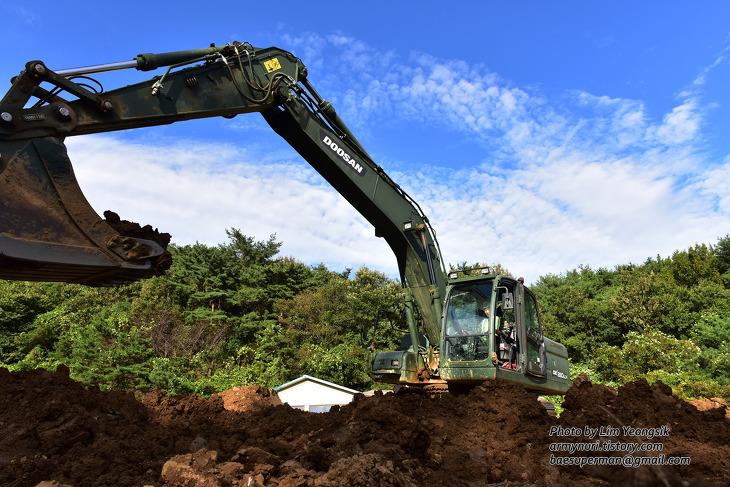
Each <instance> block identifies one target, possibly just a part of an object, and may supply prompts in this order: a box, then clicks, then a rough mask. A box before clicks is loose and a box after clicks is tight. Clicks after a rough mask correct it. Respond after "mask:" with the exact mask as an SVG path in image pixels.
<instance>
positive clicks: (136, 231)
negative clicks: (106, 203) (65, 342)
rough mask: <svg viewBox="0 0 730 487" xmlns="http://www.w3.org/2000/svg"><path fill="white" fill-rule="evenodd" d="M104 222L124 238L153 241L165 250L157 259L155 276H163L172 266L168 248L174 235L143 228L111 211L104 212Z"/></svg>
mask: <svg viewBox="0 0 730 487" xmlns="http://www.w3.org/2000/svg"><path fill="white" fill-rule="evenodd" d="M104 221H105V222H106V223H107V224H108V225H109V226H110V227H112V228H113V229H114V230H116V231H117V232H118V233H119V234H120V235H122V236H124V237H132V238H141V239H145V240H152V241H153V242H156V243H157V244H159V245H160V247H162V248H163V249H164V250H165V252H164V253H163V254H162V255H161V256H159V257H157V259H155V275H157V276H159V275H162V274H164V273H165V271H166V270H168V269H169V268H170V266H171V265H172V255H171V254H170V252H169V251H168V250H167V246H168V245H169V244H170V240H171V239H172V235H170V234H169V233H163V232H160V231H159V230H158V229H156V228H154V229H153V228H152V225H145V226H142V225H140V224H139V223H136V222H130V221H129V220H122V219H121V218H120V217H119V215H118V214H117V213H114V212H113V211H110V210H106V211H105V212H104Z"/></svg>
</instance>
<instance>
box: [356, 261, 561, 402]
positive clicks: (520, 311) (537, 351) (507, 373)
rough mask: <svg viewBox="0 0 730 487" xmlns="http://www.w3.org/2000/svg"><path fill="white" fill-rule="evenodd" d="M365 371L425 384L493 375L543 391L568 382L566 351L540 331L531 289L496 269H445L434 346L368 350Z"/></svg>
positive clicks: (438, 386)
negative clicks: (472, 273)
mask: <svg viewBox="0 0 730 487" xmlns="http://www.w3.org/2000/svg"><path fill="white" fill-rule="evenodd" d="M434 349H435V350H436V352H433V350H434ZM429 353H431V355H429ZM370 375H371V377H373V379H375V380H377V381H380V382H389V383H393V384H401V385H408V386H418V387H423V388H424V389H426V390H431V391H442V390H451V389H453V390H464V389H468V388H469V387H472V386H475V385H478V384H481V383H482V382H484V381H486V380H493V379H497V378H502V379H506V380H508V381H511V382H518V383H521V384H522V385H524V386H525V387H526V388H528V389H531V390H534V391H537V392H540V393H545V394H563V393H565V391H566V390H567V389H568V387H569V386H570V377H569V372H568V355H567V351H566V349H565V347H564V346H563V345H562V344H560V343H557V342H555V341H553V340H550V339H549V338H546V337H545V336H544V335H543V331H542V322H541V320H540V316H539V310H538V307H537V301H536V300H535V296H534V295H533V294H532V292H530V290H529V289H528V288H527V287H526V286H524V283H523V281H522V280H521V279H514V278H512V277H509V276H503V275H482V276H476V277H460V278H456V277H452V278H451V279H450V280H449V283H448V285H447V287H446V297H445V299H444V303H443V313H442V322H441V341H440V343H439V347H438V348H436V347H431V349H429V350H426V349H424V348H423V347H419V348H416V347H410V348H408V349H407V350H400V351H398V352H378V353H375V354H373V355H372V357H371V361H370Z"/></svg>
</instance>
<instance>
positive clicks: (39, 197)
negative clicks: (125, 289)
mask: <svg viewBox="0 0 730 487" xmlns="http://www.w3.org/2000/svg"><path fill="white" fill-rule="evenodd" d="M125 223H126V224H128V223H129V222H122V221H120V220H119V219H118V217H116V214H114V213H111V212H108V216H107V220H103V219H102V218H101V217H100V216H99V215H98V214H97V213H96V212H95V211H94V209H93V208H92V207H91V206H90V205H89V203H88V201H87V200H86V198H85V197H84V195H83V193H82V192H81V189H80V188H79V185H78V182H77V181H76V177H75V176H74V172H73V168H72V167H71V161H70V160H69V158H68V154H67V151H66V146H65V145H64V143H63V139H60V138H56V137H45V138H34V139H25V140H18V141H2V142H0V279H13V280H28V281H63V282H75V283H82V284H89V285H95V286H110V285H116V284H121V283H125V282H130V281H134V280H137V279H142V278H146V277H151V276H153V275H155V274H159V273H160V272H162V271H163V270H164V269H166V268H167V267H169V264H170V262H171V261H170V258H169V254H168V253H166V251H165V249H164V248H163V247H164V246H166V245H167V243H168V242H169V235H168V234H159V233H158V232H157V231H156V230H154V231H152V230H151V227H149V226H148V227H144V229H139V225H136V227H137V228H138V229H139V230H144V232H141V233H140V232H133V233H137V235H131V234H129V232H128V231H126V229H124V228H129V227H130V225H124V224H125ZM115 227H116V228H115ZM119 229H121V230H122V231H121V232H120V231H118V230H119ZM123 233H126V235H125V234H123ZM142 235H143V236H144V237H146V238H138V237H140V236H142ZM150 237H151V238H150ZM154 240H158V241H159V242H160V243H158V242H156V241H154ZM161 244H162V245H161Z"/></svg>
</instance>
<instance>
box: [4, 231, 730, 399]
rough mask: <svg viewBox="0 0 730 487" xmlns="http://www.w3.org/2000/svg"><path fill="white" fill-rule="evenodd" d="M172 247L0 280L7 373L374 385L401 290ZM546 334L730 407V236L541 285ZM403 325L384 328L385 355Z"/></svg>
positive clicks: (380, 280)
mask: <svg viewBox="0 0 730 487" xmlns="http://www.w3.org/2000/svg"><path fill="white" fill-rule="evenodd" d="M227 234H228V242H226V243H223V244H219V245H217V246H206V245H202V244H195V245H185V246H176V245H172V246H171V247H170V251H171V253H172V255H173V262H174V263H173V266H172V267H171V269H170V270H169V271H168V272H167V273H166V274H165V275H163V276H160V277H155V278H152V279H148V280H144V281H141V282H137V283H132V284H128V285H125V286H121V287H115V288H92V287H86V286H80V285H73V284H63V283H33V282H17V281H2V280H0V366H2V367H6V368H8V369H10V370H26V369H34V368H39V367H41V368H47V369H50V370H55V368H56V367H57V366H58V365H59V364H65V365H67V366H68V367H69V369H70V371H71V376H72V377H73V378H74V379H76V380H79V381H81V382H83V383H84V384H86V385H88V386H95V385H96V386H99V387H101V388H103V389H137V390H142V391H145V390H152V389H158V390H162V391H165V392H167V393H174V394H179V393H185V394H189V393H197V394H201V395H208V394H212V393H215V392H219V391H223V390H226V389H229V388H231V387H234V386H240V385H248V384H254V383H255V384H261V385H265V386H268V387H274V386H277V385H281V384H283V383H285V382H287V381H289V380H292V379H295V378H297V377H299V376H300V375H302V374H309V375H313V376H316V377H319V378H322V379H325V380H329V381H333V382H336V383H340V384H343V385H345V386H347V387H350V388H354V389H358V390H366V389H370V388H373V387H377V385H375V384H373V383H372V381H371V380H370V378H369V377H368V376H367V374H366V360H367V352H366V350H365V348H364V347H363V345H362V343H361V331H362V329H363V327H366V328H372V324H373V320H374V317H375V315H376V313H377V311H378V310H379V309H385V310H392V309H394V308H395V307H396V306H397V304H398V300H399V296H400V291H401V290H400V284H399V282H397V281H396V280H394V279H392V278H389V277H388V276H386V275H384V274H383V273H381V272H378V271H374V270H371V269H367V268H361V269H359V270H357V271H356V272H354V273H353V272H352V271H351V270H346V271H344V272H333V271H330V270H329V269H327V268H326V266H324V265H321V264H320V265H318V266H307V265H305V264H303V263H301V262H298V261H297V260H296V259H294V258H291V257H281V256H279V250H280V248H281V243H280V242H277V241H276V238H275V236H271V237H270V238H269V239H268V240H266V241H256V240H255V239H254V238H252V237H248V236H246V235H244V234H243V233H241V231H240V230H237V229H231V230H228V231H227ZM532 290H533V291H534V292H535V294H536V296H537V298H538V303H539V306H540V311H541V316H542V320H543V324H544V329H545V334H546V335H547V336H549V337H550V338H553V339H555V340H558V341H561V342H563V343H564V344H566V346H567V347H568V349H569V352H570V356H571V364H572V368H571V373H572V374H573V375H576V374H577V373H580V372H587V373H589V375H591V377H592V378H593V379H594V380H596V381H601V382H605V383H609V384H611V385H620V384H622V383H624V382H627V381H630V380H633V379H636V378H638V377H646V378H647V379H648V380H649V381H650V382H652V381H655V380H662V381H663V382H665V383H666V384H669V385H670V386H672V387H673V388H674V389H675V392H677V393H678V394H680V395H682V396H684V397H713V396H722V397H725V398H730V236H726V237H724V238H721V239H719V240H718V242H717V243H716V244H715V245H710V244H702V245H699V244H698V245H695V246H694V247H692V248H689V249H687V250H683V251H677V252H675V253H674V254H673V255H672V256H670V257H666V258H663V257H660V256H657V257H656V258H650V259H647V260H646V262H644V263H643V264H640V265H638V264H637V265H634V264H627V265H620V266H617V267H616V268H614V269H611V270H609V269H597V270H593V269H591V268H589V267H580V268H578V269H575V270H572V271H569V272H566V273H565V274H561V275H547V276H543V277H541V278H540V279H539V280H538V281H537V283H536V284H535V285H533V286H532ZM400 337H401V332H398V331H396V330H394V329H393V328H391V327H389V326H382V325H381V326H379V327H378V330H377V336H376V342H377V344H378V347H379V349H381V350H395V349H397V348H398V344H399V342H400Z"/></svg>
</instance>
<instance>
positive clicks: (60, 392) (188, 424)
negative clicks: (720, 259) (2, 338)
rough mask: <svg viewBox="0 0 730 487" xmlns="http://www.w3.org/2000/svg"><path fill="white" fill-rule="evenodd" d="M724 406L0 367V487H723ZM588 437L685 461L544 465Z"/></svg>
mask: <svg viewBox="0 0 730 487" xmlns="http://www.w3.org/2000/svg"><path fill="white" fill-rule="evenodd" d="M725 411H726V409H725V408H724V407H721V408H712V409H709V410H707V411H700V410H698V408H696V407H695V406H693V405H691V404H689V403H687V402H684V401H681V400H678V399H677V398H676V397H674V396H672V395H671V390H670V389H669V388H668V387H667V386H664V385H663V384H660V383H658V384H654V385H651V386H650V385H649V384H648V383H646V381H637V382H633V383H631V384H628V385H626V386H624V387H622V388H620V389H619V390H618V391H613V390H612V389H610V388H607V387H605V386H602V385H593V384H591V383H590V381H583V382H582V383H580V384H579V385H576V386H574V387H572V388H571V389H570V390H569V391H568V394H567V396H566V400H565V412H564V413H563V414H562V415H561V417H560V418H559V419H556V418H551V417H549V416H548V415H547V413H546V411H545V410H544V408H542V406H541V405H540V404H539V403H538V402H537V400H536V396H535V394H532V393H528V392H526V391H525V390H524V389H523V388H522V387H520V386H515V385H512V384H508V383H505V382H503V381H495V382H488V383H484V384H483V385H481V386H479V387H477V388H476V389H474V390H472V391H471V392H470V393H469V394H468V395H458V396H456V395H443V396H441V397H437V398H430V397H428V396H426V395H423V394H421V393H413V392H404V393H401V394H396V395H393V394H386V395H383V394H376V395H375V396H373V397H364V396H361V395H360V396H356V398H355V400H354V401H353V402H352V403H351V404H349V405H347V406H344V407H342V408H340V409H336V410H333V411H331V412H329V413H325V414H313V413H306V412H303V411H299V410H296V409H292V408H290V407H289V406H288V405H286V404H281V402H280V401H279V399H278V397H277V396H276V393H275V392H273V391H270V390H268V389H266V388H262V387H257V386H250V387H241V388H235V389H232V390H230V391H226V392H225V393H222V394H219V395H214V396H212V397H211V398H209V399H205V398H202V397H198V396H164V395H162V394H160V393H155V392H153V393H150V394H147V395H146V396H144V398H142V399H141V400H138V399H136V398H135V396H134V394H132V393H125V392H114V391H112V392H102V391H99V390H86V389H84V388H83V387H82V386H81V385H80V384H78V383H77V382H74V381H73V380H71V379H70V378H69V377H68V369H67V368H65V367H64V366H60V367H59V370H58V371H57V372H56V373H50V372H47V371H42V370H36V371H29V372H17V373H10V372H8V371H7V370H6V369H0V484H1V485H8V486H37V485H43V486H53V485H55V486H64V485H68V486H74V487H78V486H101V485H110V486H162V485H166V486H244V485H245V486H254V485H258V486H267V485H271V486H274V485H278V486H282V487H296V486H300V487H304V486H308V487H324V486H380V485H384V486H391V485H392V486H416V485H418V486H442V485H455V486H483V485H500V486H516V485H565V486H575V485H643V486H650V485H677V486H679V485H730V484H728V483H727V479H730V419H727V418H726V416H725ZM586 426H588V427H595V428H599V429H600V428H601V427H604V428H607V427H612V428H619V429H621V428H622V427H623V426H633V427H636V428H655V429H656V431H657V432H658V433H660V434H667V435H668V436H660V437H656V438H653V439H649V438H646V431H644V432H642V433H643V434H644V436H637V434H638V433H637V432H634V434H633V435H628V436H624V435H621V436H608V437H601V438H593V439H589V438H587V437H585V436H582V433H584V432H585V429H584V427H586ZM558 428H562V430H559V429H558ZM569 428H575V430H574V429H569ZM578 430H579V431H578ZM551 432H552V433H553V434H552V435H551V434H550V433H551ZM575 433H581V434H579V435H576V436H572V434H575ZM597 440H600V441H606V440H612V441H614V442H616V441H621V442H623V443H624V444H628V443H632V442H633V443H639V442H641V443H662V444H663V447H664V449H663V451H662V452H660V453H663V454H665V455H666V456H688V457H690V459H691V463H690V465H685V466H681V467H658V466H643V467H640V468H630V467H623V466H613V467H601V468H598V467H590V466H584V467H582V468H581V467H578V466H557V465H551V464H550V456H551V455H554V456H556V457H571V458H577V457H580V456H591V455H597V456H601V457H608V456H609V455H610V454H609V453H600V454H595V453H583V452H574V453H573V454H571V453H568V452H563V453H557V452H552V451H551V446H550V445H551V444H557V443H558V442H565V443H568V444H578V443H590V442H595V441H597ZM553 448H554V447H553ZM658 454H659V453H655V452H653V453H649V454H648V455H649V456H654V457H656V456H657V455H658ZM623 455H625V453H620V454H619V456H623ZM641 455H642V454H640V453H636V454H634V456H636V457H640V456H641Z"/></svg>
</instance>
